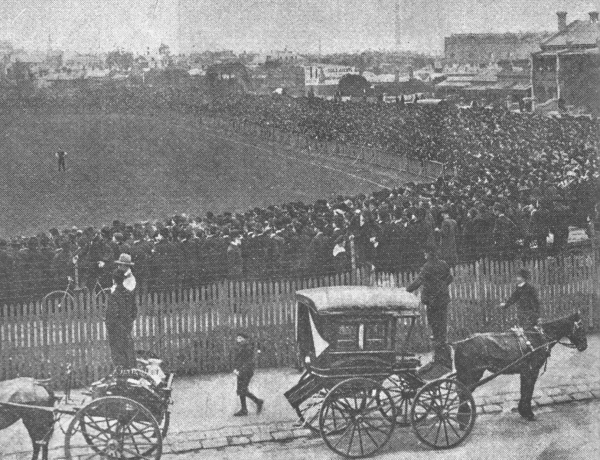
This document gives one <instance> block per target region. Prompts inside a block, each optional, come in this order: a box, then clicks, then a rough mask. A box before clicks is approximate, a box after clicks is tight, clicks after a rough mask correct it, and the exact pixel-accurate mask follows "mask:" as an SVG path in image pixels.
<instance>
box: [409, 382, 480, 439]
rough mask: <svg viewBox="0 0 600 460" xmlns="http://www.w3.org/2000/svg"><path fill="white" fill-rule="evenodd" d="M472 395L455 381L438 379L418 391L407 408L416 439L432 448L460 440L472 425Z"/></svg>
mask: <svg viewBox="0 0 600 460" xmlns="http://www.w3.org/2000/svg"><path fill="white" fill-rule="evenodd" d="M475 415H476V410H475V400H474V399H473V395H472V394H471V392H470V391H469V390H468V389H467V387H466V386H464V385H463V384H462V383H460V382H459V381H457V380H454V379H447V378H445V379H438V380H434V381H432V382H429V383H428V384H426V385H425V386H424V387H423V388H421V389H420V390H419V392H418V393H417V395H416V396H415V399H414V401H413V404H412V408H411V424H412V427H413V430H414V432H415V434H416V435H417V438H419V440H421V441H422V442H423V443H424V444H427V445H428V446H430V447H433V448H434V449H448V448H450V447H454V446H457V445H458V444H460V443H461V442H463V441H464V440H465V439H466V438H467V436H469V434H470V433H471V430H472V429H473V425H474V424H475Z"/></svg>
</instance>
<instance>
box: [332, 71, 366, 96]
mask: <svg viewBox="0 0 600 460" xmlns="http://www.w3.org/2000/svg"><path fill="white" fill-rule="evenodd" d="M370 88H371V85H370V84H369V82H368V81H367V79H366V78H365V77H363V76H362V75H355V74H346V75H344V76H343V77H342V78H340V81H339V83H338V89H339V91H340V93H341V95H342V96H355V97H356V96H363V95H365V94H366V93H367V92H368V91H369V90H370Z"/></svg>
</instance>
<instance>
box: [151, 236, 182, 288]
mask: <svg viewBox="0 0 600 460" xmlns="http://www.w3.org/2000/svg"><path fill="white" fill-rule="evenodd" d="M180 262H181V252H180V251H179V248H177V246H175V245H174V244H173V243H171V242H170V241H168V240H161V241H159V242H158V243H157V244H156V246H154V253H153V256H152V261H151V267H152V279H153V287H154V289H156V290H159V291H165V290H173V289H175V288H177V287H178V285H179V280H180V273H181V272H180V270H181V267H180Z"/></svg>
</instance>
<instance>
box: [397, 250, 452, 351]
mask: <svg viewBox="0 0 600 460" xmlns="http://www.w3.org/2000/svg"><path fill="white" fill-rule="evenodd" d="M452 280H453V276H452V273H450V267H448V264H447V263H446V262H444V261H443V260H440V259H429V260H428V261H427V262H425V265H423V267H422V268H421V271H420V273H419V275H418V276H417V278H416V279H415V280H414V281H413V282H412V283H410V284H409V285H408V286H407V288H406V290H407V291H408V292H413V291H416V290H417V289H419V287H421V286H423V290H422V291H421V302H423V303H424V304H425V305H426V306H427V322H428V323H429V326H430V327H431V331H432V333H433V341H434V347H435V348H434V359H435V360H436V361H445V358H446V357H447V356H446V355H447V353H446V345H445V344H446V342H447V333H448V304H449V303H450V292H449V291H448V286H449V285H450V283H451V282H452Z"/></svg>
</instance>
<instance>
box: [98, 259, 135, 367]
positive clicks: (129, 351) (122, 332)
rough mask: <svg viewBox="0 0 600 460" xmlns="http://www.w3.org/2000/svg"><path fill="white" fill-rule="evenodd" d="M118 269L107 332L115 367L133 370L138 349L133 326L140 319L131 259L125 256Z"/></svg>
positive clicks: (107, 312) (113, 287)
mask: <svg viewBox="0 0 600 460" xmlns="http://www.w3.org/2000/svg"><path fill="white" fill-rule="evenodd" d="M115 264H116V266H117V268H116V269H115V270H114V272H113V274H112V278H113V286H112V288H111V290H110V295H109V297H108V306H107V309H106V320H105V324H106V331H107V333H108V345H109V347H110V356H111V359H112V361H113V364H114V365H115V367H121V368H124V369H131V368H133V367H135V364H136V363H135V347H134V344H133V337H132V335H131V333H132V330H133V323H134V321H135V319H136V316H137V306H136V304H135V295H134V291H135V286H136V282H135V277H134V276H133V273H131V267H132V266H133V262H131V256H130V255H129V254H121V255H120V257H119V260H116V261H115Z"/></svg>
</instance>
